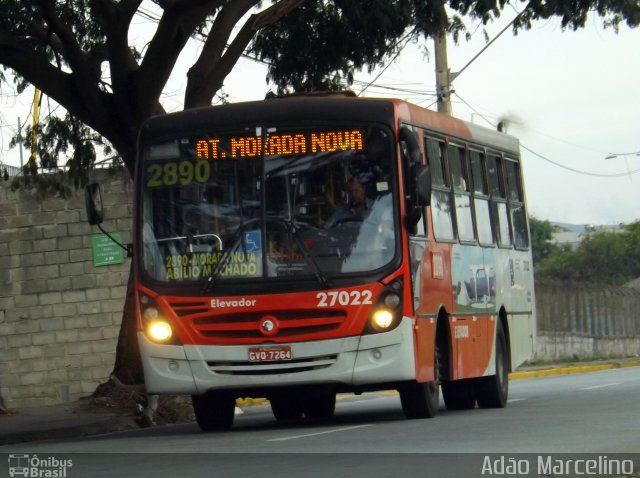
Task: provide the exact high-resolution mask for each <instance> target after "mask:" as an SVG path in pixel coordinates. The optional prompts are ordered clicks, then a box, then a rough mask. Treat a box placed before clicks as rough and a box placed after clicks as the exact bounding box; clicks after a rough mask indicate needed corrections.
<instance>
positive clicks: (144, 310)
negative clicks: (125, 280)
mask: <svg viewBox="0 0 640 478" xmlns="http://www.w3.org/2000/svg"><path fill="white" fill-rule="evenodd" d="M139 305H140V315H141V319H142V329H143V330H144V334H145V335H146V336H147V337H148V338H149V340H151V341H153V342H155V343H157V344H165V345H168V344H171V345H179V344H180V340H179V339H178V336H177V335H176V334H175V332H174V330H173V326H172V325H171V320H170V319H168V318H167V316H166V315H165V313H164V312H163V311H162V309H161V308H160V306H159V305H158V303H157V302H156V301H155V300H154V299H153V298H151V297H149V296H147V295H146V294H140V295H139Z"/></svg>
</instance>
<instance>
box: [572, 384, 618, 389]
mask: <svg viewBox="0 0 640 478" xmlns="http://www.w3.org/2000/svg"><path fill="white" fill-rule="evenodd" d="M615 385H620V382H612V383H604V384H602V385H594V386H593V387H586V388H581V389H580V390H597V389H598V388H605V387H613V386H615Z"/></svg>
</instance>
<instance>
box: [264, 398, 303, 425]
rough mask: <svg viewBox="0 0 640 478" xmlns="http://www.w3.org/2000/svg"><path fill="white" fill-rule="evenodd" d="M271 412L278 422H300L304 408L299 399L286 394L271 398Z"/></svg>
mask: <svg viewBox="0 0 640 478" xmlns="http://www.w3.org/2000/svg"><path fill="white" fill-rule="evenodd" d="M269 403H270V404H271V411H272V412H273V416H274V417H275V418H276V420H278V421H284V420H300V419H301V418H302V407H301V405H300V401H299V400H298V399H297V397H294V396H291V395H285V394H278V395H273V396H270V397H269Z"/></svg>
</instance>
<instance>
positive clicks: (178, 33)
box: [132, 0, 224, 118]
mask: <svg viewBox="0 0 640 478" xmlns="http://www.w3.org/2000/svg"><path fill="white" fill-rule="evenodd" d="M223 3H224V2H223V0H207V1H196V0H191V1H179V2H175V3H174V2H163V3H162V4H163V5H167V9H165V11H164V13H163V14H162V18H161V19H160V23H159V24H158V29H157V30H156V33H155V35H154V36H153V39H152V40H151V43H150V44H149V48H148V49H147V53H146V55H145V57H144V59H143V61H142V64H141V65H140V68H139V69H138V70H137V71H136V72H135V73H134V75H133V76H134V77H133V81H132V87H133V95H132V97H133V98H134V101H135V103H134V104H133V105H132V109H133V110H134V111H135V112H136V114H137V115H141V116H142V118H147V117H148V116H149V114H150V113H152V112H153V108H154V107H155V106H156V105H157V101H158V98H160V94H161V93H162V89H163V88H164V86H165V85H166V83H167V80H168V79H169V76H170V75H171V72H172V71H173V68H174V66H175V63H176V61H177V59H178V56H179V55H180V53H181V52H182V49H183V48H184V46H185V44H186V43H187V41H188V40H189V38H190V37H191V35H192V34H193V33H194V32H195V30H196V28H197V27H198V26H199V25H200V24H202V23H203V22H204V21H205V19H206V18H207V16H208V15H209V14H211V13H212V12H213V11H215V9H216V8H218V7H219V6H220V5H222V4H223Z"/></svg>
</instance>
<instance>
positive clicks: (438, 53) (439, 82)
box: [433, 28, 453, 116]
mask: <svg viewBox="0 0 640 478" xmlns="http://www.w3.org/2000/svg"><path fill="white" fill-rule="evenodd" d="M433 41H434V53H435V59H436V95H437V99H438V112H439V113H444V114H446V115H448V116H453V111H452V109H451V93H452V91H453V90H452V89H451V81H450V77H449V60H448V59H447V30H446V29H445V28H441V29H440V31H439V32H438V33H437V34H436V36H435V38H434V39H433Z"/></svg>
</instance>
